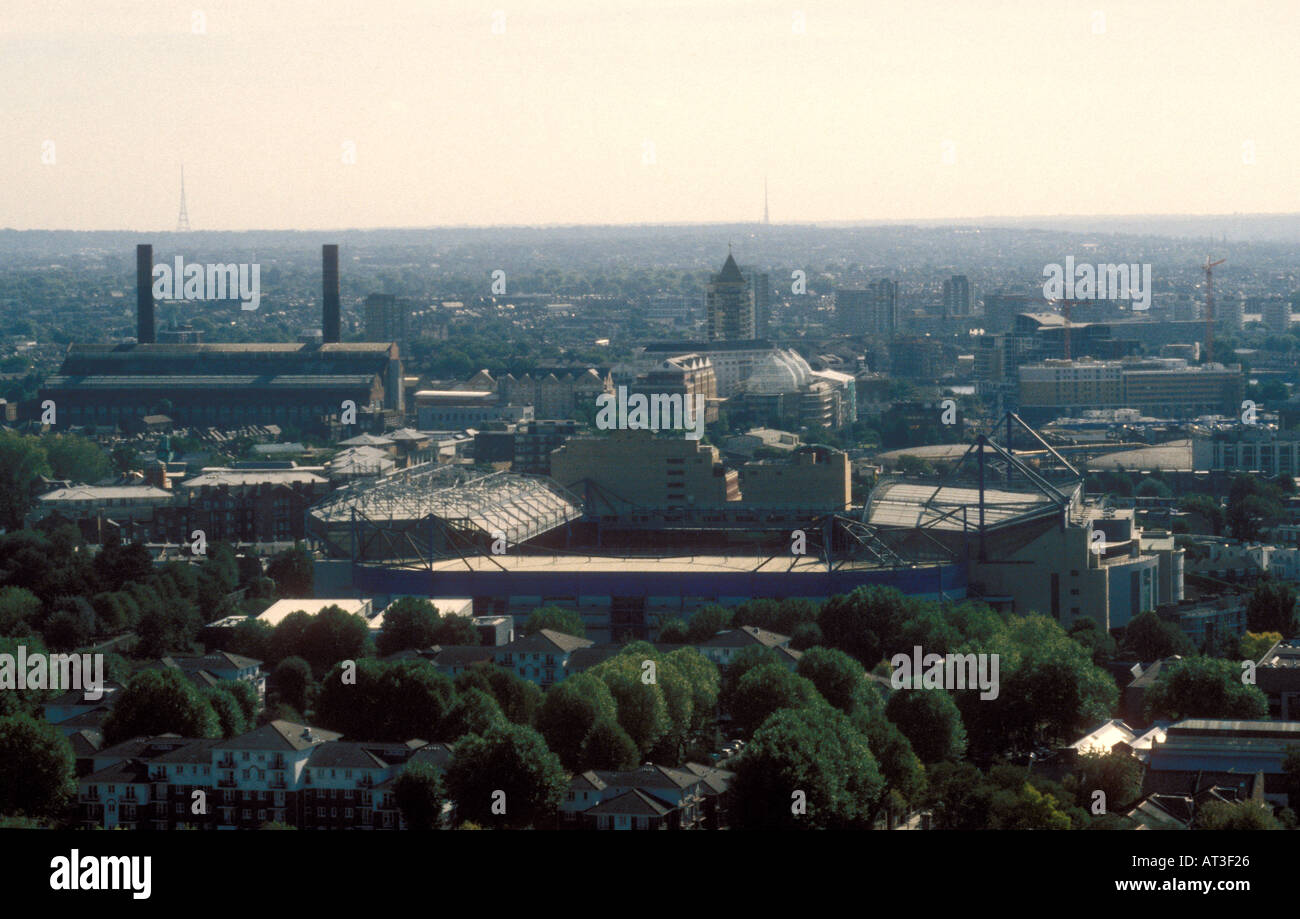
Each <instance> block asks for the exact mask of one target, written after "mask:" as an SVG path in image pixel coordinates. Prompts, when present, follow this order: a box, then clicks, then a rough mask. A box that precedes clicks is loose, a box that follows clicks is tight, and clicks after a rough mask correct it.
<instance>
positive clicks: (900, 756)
mask: <svg viewBox="0 0 1300 919" xmlns="http://www.w3.org/2000/svg"><path fill="white" fill-rule="evenodd" d="M852 721H853V726H854V727H856V728H857V729H858V730H859V731H861V732H862V735H863V736H864V737H866V738H867V745H868V746H869V747H870V748H871V755H872V756H874V757H875V758H876V763H877V765H878V766H879V768H880V774H881V775H882V776H883V777H884V779H885V784H884V787H883V788H882V789H881V793H880V796H879V797H878V798H877V800H876V802H875V806H874V807H873V808H872V811H871V819H872V820H873V821H874V820H875V818H876V817H877V816H878V815H879V814H880V812H881V811H882V810H884V809H885V808H886V807H887V806H891V805H897V806H898V808H900V809H902V808H906V807H907V806H909V805H911V804H914V803H917V802H919V801H920V800H921V797H922V795H923V794H924V792H925V766H924V765H923V764H922V763H921V758H920V757H919V756H917V755H916V752H915V751H914V750H913V749H912V744H911V742H910V741H908V739H907V737H906V736H905V735H904V734H903V732H902V731H900V730H899V729H898V726H897V725H895V724H894V723H893V722H892V721H890V720H889V719H888V718H886V717H885V713H884V708H883V706H880V705H876V706H869V705H862V704H858V705H857V706H856V708H855V710H854V712H853V715H852Z"/></svg>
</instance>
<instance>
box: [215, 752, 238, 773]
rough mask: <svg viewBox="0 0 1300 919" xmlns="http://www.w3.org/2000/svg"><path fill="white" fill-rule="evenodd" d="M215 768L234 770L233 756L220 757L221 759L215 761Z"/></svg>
mask: <svg viewBox="0 0 1300 919" xmlns="http://www.w3.org/2000/svg"><path fill="white" fill-rule="evenodd" d="M217 768H218V769H234V768H235V758H234V757H233V756H231V755H229V754H227V755H225V756H223V757H221V759H219V760H217Z"/></svg>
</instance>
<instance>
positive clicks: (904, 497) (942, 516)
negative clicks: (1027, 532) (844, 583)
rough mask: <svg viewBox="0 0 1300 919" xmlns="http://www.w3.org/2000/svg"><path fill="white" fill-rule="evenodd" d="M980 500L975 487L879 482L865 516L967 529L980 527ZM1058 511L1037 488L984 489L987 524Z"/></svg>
mask: <svg viewBox="0 0 1300 919" xmlns="http://www.w3.org/2000/svg"><path fill="white" fill-rule="evenodd" d="M979 501H980V492H979V489H978V488H967V487H961V486H935V485H921V484H914V483H909V482H882V483H881V484H880V485H879V486H877V487H876V489H875V490H874V491H873V492H872V493H871V498H870V500H869V501H868V502H867V506H866V508H865V517H864V519H865V522H866V523H868V524H871V525H873V526H888V527H929V528H934V529H939V530H959V531H960V530H969V529H974V528H975V527H978V526H979V515H980V511H979ZM1059 510H1060V505H1059V504H1057V503H1056V502H1055V501H1051V500H1050V499H1048V498H1047V497H1046V496H1044V495H1043V494H1041V493H1040V492H1037V491H1034V492H1030V491H1008V490H1005V489H998V488H986V489H984V525H985V526H986V527H994V526H998V525H1000V524H1003V523H1009V522H1012V521H1021V520H1026V519H1029V518H1031V517H1036V516H1039V515H1041V514H1044V513H1057V512H1059Z"/></svg>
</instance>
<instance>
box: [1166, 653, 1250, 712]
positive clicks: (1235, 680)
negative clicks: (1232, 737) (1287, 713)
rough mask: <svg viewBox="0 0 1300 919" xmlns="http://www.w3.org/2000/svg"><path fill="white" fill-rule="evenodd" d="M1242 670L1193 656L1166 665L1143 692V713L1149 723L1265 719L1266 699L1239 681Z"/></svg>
mask: <svg viewBox="0 0 1300 919" xmlns="http://www.w3.org/2000/svg"><path fill="white" fill-rule="evenodd" d="M1241 672H1242V671H1241V667H1240V666H1239V665H1237V664H1235V663H1233V662H1232V661H1223V660H1216V659H1214V658H1209V657H1193V658H1187V659H1184V660H1180V661H1174V662H1173V663H1170V664H1166V665H1165V666H1163V667H1161V668H1160V672H1159V673H1158V674H1157V675H1156V679H1155V682H1154V683H1153V684H1152V685H1151V686H1150V687H1149V688H1148V689H1147V692H1146V714H1147V716H1148V717H1149V718H1151V719H1152V720H1157V719H1168V720H1170V721H1182V720H1183V719H1185V718H1229V719H1234V720H1245V721H1249V720H1251V719H1259V718H1264V717H1265V716H1266V715H1267V714H1268V698H1267V697H1266V696H1265V695H1264V693H1263V692H1261V691H1260V690H1259V688H1258V687H1256V686H1249V685H1246V684H1245V683H1242V681H1241Z"/></svg>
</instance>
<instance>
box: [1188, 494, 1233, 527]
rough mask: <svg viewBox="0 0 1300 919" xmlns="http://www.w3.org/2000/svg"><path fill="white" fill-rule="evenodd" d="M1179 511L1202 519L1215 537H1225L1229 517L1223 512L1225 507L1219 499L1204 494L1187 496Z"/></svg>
mask: <svg viewBox="0 0 1300 919" xmlns="http://www.w3.org/2000/svg"><path fill="white" fill-rule="evenodd" d="M1178 509H1179V510H1180V511H1183V512H1184V513H1186V514H1193V515H1195V516H1197V517H1200V518H1201V520H1202V521H1203V522H1204V526H1205V527H1208V528H1209V530H1210V533H1211V534H1213V535H1215V536H1222V535H1223V528H1224V525H1225V523H1226V522H1227V516H1226V515H1225V514H1224V512H1223V505H1222V504H1221V503H1220V502H1219V499H1218V498H1213V497H1211V496H1210V495H1202V494H1195V495H1187V496H1186V497H1184V498H1182V499H1181V500H1180V501H1179V502H1178Z"/></svg>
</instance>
